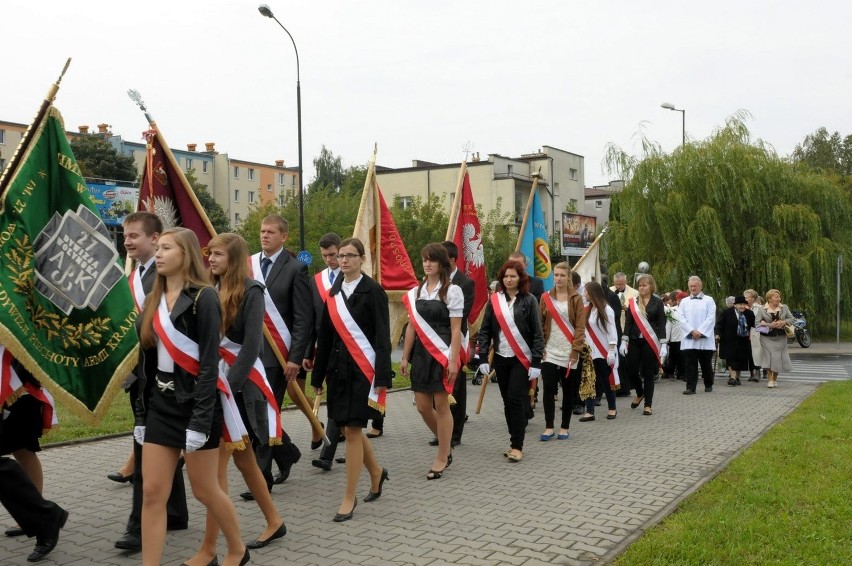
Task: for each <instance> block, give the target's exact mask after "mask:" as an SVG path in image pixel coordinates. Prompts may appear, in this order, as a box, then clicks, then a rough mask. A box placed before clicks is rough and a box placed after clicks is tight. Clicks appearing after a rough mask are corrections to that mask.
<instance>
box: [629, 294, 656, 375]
mask: <svg viewBox="0 0 852 566" xmlns="http://www.w3.org/2000/svg"><path fill="white" fill-rule="evenodd" d="M627 304H628V308H629V309H630V314H632V315H633V322H635V323H636V326H638V327H639V332H641V333H642V337H643V338H644V339H645V342H647V343H648V346H650V347H651V350H652V351H653V352H654V355H655V356H657V363H658V364H661V365H662V360H661V359H660V340H659V338H657V335H656V334H655V333H654V330H653V329H652V328H651V323H650V322H649V321H648V317H647V316H645V313H644V312H642V311H641V310H639V306H638V305H637V304H636V299H635V298H633V299H630V300H629V301H628V302H627Z"/></svg>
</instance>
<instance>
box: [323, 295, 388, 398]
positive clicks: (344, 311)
mask: <svg viewBox="0 0 852 566" xmlns="http://www.w3.org/2000/svg"><path fill="white" fill-rule="evenodd" d="M326 305H327V306H328V314H329V317H330V318H331V322H332V324H334V329H335V330H336V331H337V335H338V336H340V339H341V340H342V341H343V344H344V345H345V346H346V350H347V351H348V352H349V355H350V356H352V359H353V360H355V363H356V364H357V365H358V368H359V369H360V370H361V373H363V374H364V377H366V379H367V381H369V382H370V395H369V398H368V400H367V403H368V404H369V405H370V406H371V407H373V408H374V409H376V410H378V411H379V412H380V413H382V414H385V406H386V401H387V389H382V391H381V392H379V391H378V390H377V389H376V350H374V349H373V345H372V344H370V341H369V340H368V339H367V336H366V335H365V334H364V331H363V330H361V327H360V326H358V323H357V322H356V321H355V319H354V318H352V313H350V312H349V307H348V306H347V305H346V300H345V299H344V298H343V291H341V292H339V293H337V294H336V295H335V296H334V297H329V300H328V302H327V303H326Z"/></svg>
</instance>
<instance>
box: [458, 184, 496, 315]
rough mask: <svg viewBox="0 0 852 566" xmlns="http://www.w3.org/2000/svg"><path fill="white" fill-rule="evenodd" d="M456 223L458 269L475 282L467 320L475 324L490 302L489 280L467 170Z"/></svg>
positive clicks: (480, 229) (480, 231) (479, 226)
mask: <svg viewBox="0 0 852 566" xmlns="http://www.w3.org/2000/svg"><path fill="white" fill-rule="evenodd" d="M455 220H456V222H455V226H456V229H455V232H454V234H453V242H454V243H455V244H456V246H458V248H459V258H458V260H457V261H456V266H457V267H458V268H459V269H461V270H462V273H465V274H466V275H467V276H468V277H470V278H471V279H473V282H474V284H475V291H476V292H475V294H474V300H473V307H472V308H471V309H470V315H469V316H468V318H467V321H468V324H473V323H474V322H475V321H476V319H477V318H478V317H479V313H480V312H482V309H483V308H484V307H485V303H486V302H487V301H488V277H487V274H486V272H485V250H484V248H483V247H482V228H481V225H480V223H479V216H478V215H477V214H476V205H475V204H474V202H473V193H472V191H471V189H470V175H468V173H467V171H465V173H464V180H463V181H462V190H461V204H460V206H459V212H458V218H456V219H455ZM451 222H452V220H451Z"/></svg>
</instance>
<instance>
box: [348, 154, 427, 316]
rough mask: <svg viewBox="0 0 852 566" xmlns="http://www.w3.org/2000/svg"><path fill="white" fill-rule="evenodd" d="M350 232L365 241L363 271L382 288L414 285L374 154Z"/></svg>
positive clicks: (407, 258) (398, 288) (393, 289)
mask: <svg viewBox="0 0 852 566" xmlns="http://www.w3.org/2000/svg"><path fill="white" fill-rule="evenodd" d="M352 236H353V237H354V238H358V239H359V240H361V242H363V243H364V248H365V251H366V261H365V262H364V266H363V270H364V273H366V274H367V275H369V276H370V277H372V278H373V279H375V280H376V281H377V282H378V283H379V284H380V285H381V286H382V288H383V289H384V290H385V291H408V290H409V289H411V288H412V287H414V286H415V285H417V276H416V275H415V274H414V267H413V266H412V265H411V259H409V257H408V252H407V251H406V250H405V246H404V245H403V243H402V239H400V237H399V230H397V229H396V224H395V223H394V221H393V217H392V216H391V213H390V210H389V209H388V205H387V204H386V203H385V199H384V197H383V196H382V191H381V189H380V188H379V184H378V182H377V181H376V169H375V155H374V156H373V161H371V162H370V166H369V168H368V169H367V179H366V181H365V182H364V192H363V193H362V194H361V205H360V207H359V208H358V216H357V217H356V219H355V230H354V231H353V234H352ZM392 314H393V313H392Z"/></svg>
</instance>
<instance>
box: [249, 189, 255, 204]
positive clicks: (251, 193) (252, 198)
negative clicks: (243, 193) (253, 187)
mask: <svg viewBox="0 0 852 566" xmlns="http://www.w3.org/2000/svg"><path fill="white" fill-rule="evenodd" d="M248 193H249V204H253V203H254V191H249V192H248Z"/></svg>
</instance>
